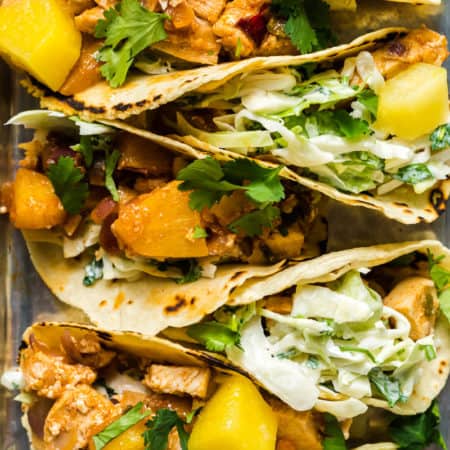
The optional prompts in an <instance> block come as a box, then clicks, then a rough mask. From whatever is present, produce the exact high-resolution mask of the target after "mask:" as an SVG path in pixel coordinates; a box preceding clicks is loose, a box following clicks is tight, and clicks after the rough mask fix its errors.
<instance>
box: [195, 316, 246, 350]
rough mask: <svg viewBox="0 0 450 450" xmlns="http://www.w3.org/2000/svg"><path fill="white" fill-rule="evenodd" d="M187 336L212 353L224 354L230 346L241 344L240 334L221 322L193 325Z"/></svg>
mask: <svg viewBox="0 0 450 450" xmlns="http://www.w3.org/2000/svg"><path fill="white" fill-rule="evenodd" d="M187 334H188V335H189V336H190V337H191V338H193V339H195V340H196V341H198V342H200V343H201V344H203V345H204V346H205V347H206V349H207V350H209V351H211V352H224V351H225V349H226V348H227V347H228V346H231V345H236V344H238V343H239V340H240V334H239V332H237V331H233V330H231V329H230V328H229V327H228V326H226V325H224V324H222V323H219V322H204V323H198V324H195V325H191V326H190V327H189V328H188V329H187Z"/></svg>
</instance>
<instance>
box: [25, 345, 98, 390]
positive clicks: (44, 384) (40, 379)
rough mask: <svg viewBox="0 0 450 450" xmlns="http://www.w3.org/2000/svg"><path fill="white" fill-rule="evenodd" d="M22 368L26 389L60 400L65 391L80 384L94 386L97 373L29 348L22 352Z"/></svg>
mask: <svg viewBox="0 0 450 450" xmlns="http://www.w3.org/2000/svg"><path fill="white" fill-rule="evenodd" d="M20 368H21V369H22V372H23V374H24V377H25V389H26V390H33V391H36V394H37V395H40V396H43V397H47V398H58V397H60V396H61V394H62V393H63V391H64V390H66V389H68V388H71V387H75V386H77V385H79V384H92V383H93V382H94V381H95V379H96V376H97V374H96V372H95V371H94V370H92V369H91V368H90V367H86V366H83V365H81V364H68V363H66V362H65V361H64V359H63V357H61V356H52V355H47V354H46V353H44V352H43V351H40V350H34V349H32V348H27V349H25V350H23V351H22V353H21V357H20Z"/></svg>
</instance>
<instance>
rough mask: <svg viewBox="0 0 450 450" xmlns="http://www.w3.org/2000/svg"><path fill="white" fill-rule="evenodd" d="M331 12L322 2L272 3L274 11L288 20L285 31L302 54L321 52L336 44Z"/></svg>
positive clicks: (279, 0) (277, 0) (290, 0)
mask: <svg viewBox="0 0 450 450" xmlns="http://www.w3.org/2000/svg"><path fill="white" fill-rule="evenodd" d="M329 10H330V7H329V6H328V4H327V3H325V2H324V1H322V0H273V1H272V11H273V12H274V13H275V15H276V16H279V17H281V18H283V19H286V24H285V25H284V31H285V33H286V34H287V35H288V36H289V38H290V39H291V41H292V43H293V44H294V45H295V47H297V48H298V50H299V51H300V52H301V53H310V52H312V51H315V50H320V49H322V48H325V47H328V46H329V44H332V43H335V42H336V39H335V37H334V35H333V33H332V32H331V26H330V15H329Z"/></svg>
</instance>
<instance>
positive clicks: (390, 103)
mask: <svg viewBox="0 0 450 450" xmlns="http://www.w3.org/2000/svg"><path fill="white" fill-rule="evenodd" d="M448 114H449V109H448V87H447V71H446V70H445V69H444V68H442V67H437V66H434V65H432V64H425V63H417V64H413V65H412V66H410V67H408V68H407V69H406V70H404V71H402V72H400V73H399V74H398V75H396V76H395V77H393V78H391V79H389V80H387V81H386V83H385V85H384V86H383V88H382V89H381V91H380V93H379V98H378V114H377V121H376V123H375V127H376V128H377V129H380V130H382V131H385V132H388V133H390V134H393V135H395V136H398V137H399V138H402V139H407V140H413V139H416V138H418V137H419V136H423V135H425V134H428V133H431V132H432V131H433V130H434V129H435V128H436V127H437V126H439V125H441V124H443V123H447V120H448Z"/></svg>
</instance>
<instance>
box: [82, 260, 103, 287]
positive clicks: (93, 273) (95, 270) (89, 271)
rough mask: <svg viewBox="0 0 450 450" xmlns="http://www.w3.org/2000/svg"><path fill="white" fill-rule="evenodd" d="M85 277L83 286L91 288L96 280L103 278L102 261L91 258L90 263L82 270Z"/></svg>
mask: <svg viewBox="0 0 450 450" xmlns="http://www.w3.org/2000/svg"><path fill="white" fill-rule="evenodd" d="M84 273H85V276H84V278H83V284H84V285H85V286H92V285H93V284H94V283H95V282H96V281H97V280H101V279H102V278H103V259H98V260H97V258H95V256H94V257H93V258H92V261H91V262H90V263H89V264H88V265H87V266H86V267H85V268H84Z"/></svg>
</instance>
